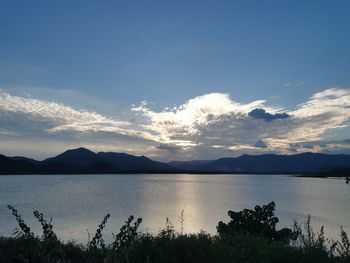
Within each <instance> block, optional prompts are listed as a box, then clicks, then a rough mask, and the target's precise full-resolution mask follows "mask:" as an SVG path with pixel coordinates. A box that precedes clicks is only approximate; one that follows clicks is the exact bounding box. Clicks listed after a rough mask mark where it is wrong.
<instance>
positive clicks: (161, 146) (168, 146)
mask: <svg viewBox="0 0 350 263" xmlns="http://www.w3.org/2000/svg"><path fill="white" fill-rule="evenodd" d="M157 148H158V149H159V150H165V151H168V152H170V153H176V152H177V151H178V150H179V149H181V147H179V146H176V145H171V144H166V143H160V144H159V145H158V146H157Z"/></svg>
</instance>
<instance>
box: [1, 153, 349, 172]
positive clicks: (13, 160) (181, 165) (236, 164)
mask: <svg viewBox="0 0 350 263" xmlns="http://www.w3.org/2000/svg"><path fill="white" fill-rule="evenodd" d="M349 167H350V155H344V154H339V155H330V154H320V153H302V154H295V155H275V154H264V155H242V156H239V157H236V158H221V159H218V160H212V161H210V160H197V161H184V162H179V161H174V162H170V163H168V164H167V163H162V162H157V161H153V160H151V159H149V158H147V157H145V156H134V155H130V154H126V153H114V152H99V153H94V152H92V151H90V150H88V149H85V148H78V149H72V150H67V151H65V152H64V153H62V154H59V155H57V156H55V157H51V158H48V159H46V160H44V161H36V160H33V159H29V158H26V157H6V156H4V155H0V174H84V173H92V174H102V173H265V174H268V173H274V174H275V173H298V174H306V175H308V174H309V175H310V174H313V175H315V176H324V175H329V174H333V173H334V174H339V175H340V174H341V175H342V174H348V171H349Z"/></svg>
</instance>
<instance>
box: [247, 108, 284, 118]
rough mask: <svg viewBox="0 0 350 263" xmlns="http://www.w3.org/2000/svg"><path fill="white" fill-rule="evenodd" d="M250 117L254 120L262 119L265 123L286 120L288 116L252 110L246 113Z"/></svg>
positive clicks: (262, 110)
mask: <svg viewBox="0 0 350 263" xmlns="http://www.w3.org/2000/svg"><path fill="white" fill-rule="evenodd" d="M248 115H249V116H250V117H253V118H255V119H262V120H265V121H273V120H277V119H287V118H289V115H288V114H287V113H276V114H272V113H268V112H266V111H265V110H264V109H254V110H252V111H251V112H249V113H248Z"/></svg>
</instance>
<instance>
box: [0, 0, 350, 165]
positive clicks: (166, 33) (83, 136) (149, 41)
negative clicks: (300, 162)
mask: <svg viewBox="0 0 350 263" xmlns="http://www.w3.org/2000/svg"><path fill="white" fill-rule="evenodd" d="M349 12H350V2H349V1H347V0H337V1H322V0H320V1H298V0H294V1H287V0H283V1H280V0H278V1H277V0H276V1H272V0H267V1H252V0H248V1H247V0H244V1H243V0H242V1H223V0H216V1H206V0H200V1H195V0H191V1H189V0H187V1H181V0H178V1H167V0H162V1H132V0H131V1H89V0H84V1H79V0H75V1H65V0H60V1H39V0H34V1H24V0H22V1H20V0H0V153H1V154H4V155H8V156H14V155H17V156H18V155H22V156H28V157H32V158H36V159H43V158H45V157H49V156H53V155H56V154H59V153H61V152H62V151H64V150H66V149H69V148H76V147H80V146H83V147H87V148H89V149H91V150H93V151H115V152H127V153H130V154H135V155H146V156H148V157H150V158H153V159H156V160H161V161H171V160H194V159H215V158H220V157H228V156H239V155H241V154H264V153H276V154H295V153H301V152H324V153H348V154H350V128H349V125H350V52H349V47H350V16H349V15H348V14H349Z"/></svg>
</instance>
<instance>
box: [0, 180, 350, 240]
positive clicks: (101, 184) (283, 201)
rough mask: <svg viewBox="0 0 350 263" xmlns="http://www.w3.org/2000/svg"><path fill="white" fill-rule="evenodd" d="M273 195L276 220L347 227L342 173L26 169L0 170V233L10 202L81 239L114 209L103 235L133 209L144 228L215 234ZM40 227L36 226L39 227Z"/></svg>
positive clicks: (330, 230) (11, 223)
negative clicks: (169, 226)
mask: <svg viewBox="0 0 350 263" xmlns="http://www.w3.org/2000/svg"><path fill="white" fill-rule="evenodd" d="M270 201H275V203H276V205H277V216H278V217H279V218H280V223H279V227H284V226H290V225H291V224H292V223H293V219H295V220H298V221H305V218H306V215H307V214H311V216H312V222H313V224H314V227H315V229H319V227H320V226H321V225H325V227H326V233H327V234H328V235H329V236H331V237H332V238H336V237H337V236H338V233H339V226H340V225H343V226H344V228H345V230H346V231H348V232H350V186H349V185H346V184H345V182H344V180H340V179H315V178H295V177H289V176H282V175H281V176H279V175H277V176H276V175H153V174H148V175H25V176H23V175H22V176H0V234H1V235H6V236H9V235H11V233H12V230H13V228H15V227H16V222H15V219H14V218H13V217H12V215H11V214H10V212H9V211H8V210H7V208H6V205H8V204H11V205H13V206H15V207H16V208H17V209H18V210H19V211H20V213H21V214H22V215H23V218H24V219H25V221H26V222H27V223H28V224H29V225H30V226H32V227H33V229H34V230H35V231H39V229H40V226H39V225H38V224H37V223H36V222H35V221H34V219H33V215H32V211H33V210H36V209H38V210H39V211H40V212H43V213H44V214H45V215H47V216H49V217H52V218H53V223H54V228H55V230H56V232H57V234H58V236H59V237H61V238H63V239H65V240H68V239H75V240H79V241H86V240H87V237H88V234H87V230H89V232H90V233H91V235H92V234H94V231H95V229H96V227H97V226H98V224H99V223H100V221H101V220H102V217H103V216H104V215H105V214H106V213H110V214H111V218H110V221H109V222H108V224H107V228H106V231H105V233H106V235H105V239H106V240H110V239H111V234H110V233H112V232H114V233H115V232H118V229H119V228H120V227H121V226H122V223H123V222H124V221H125V219H126V218H127V217H128V216H129V215H130V214H133V215H135V216H136V217H142V218H143V222H142V228H141V229H142V230H144V231H149V232H152V233H157V232H158V231H159V230H160V229H161V228H162V227H164V226H165V219H166V217H169V219H170V220H171V221H172V222H173V225H174V227H175V229H177V230H180V220H179V216H180V214H181V211H182V210H184V219H185V222H184V230H185V231H186V232H198V231H200V230H201V229H202V230H205V231H207V232H210V233H215V227H216V225H217V223H218V221H220V220H223V221H228V216H227V211H228V210H240V209H243V208H253V207H254V205H256V204H265V203H268V202H270ZM38 233H39V232H38Z"/></svg>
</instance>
